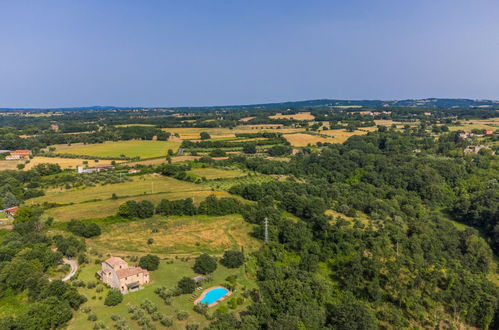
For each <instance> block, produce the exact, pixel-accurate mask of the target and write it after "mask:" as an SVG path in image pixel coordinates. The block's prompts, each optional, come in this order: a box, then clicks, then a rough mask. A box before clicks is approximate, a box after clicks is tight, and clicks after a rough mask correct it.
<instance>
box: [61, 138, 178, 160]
mask: <svg viewBox="0 0 499 330" xmlns="http://www.w3.org/2000/svg"><path fill="white" fill-rule="evenodd" d="M179 146H180V142H173V141H146V140H127V141H117V142H111V141H109V142H104V143H97V144H87V145H85V144H82V143H76V144H73V145H71V146H68V145H55V146H53V147H55V148H56V151H55V152H57V153H65V154H72V155H85V156H93V157H120V156H121V155H125V156H126V157H141V158H155V157H161V156H166V153H167V151H168V149H172V150H173V151H174V152H176V151H177V150H178V148H179Z"/></svg>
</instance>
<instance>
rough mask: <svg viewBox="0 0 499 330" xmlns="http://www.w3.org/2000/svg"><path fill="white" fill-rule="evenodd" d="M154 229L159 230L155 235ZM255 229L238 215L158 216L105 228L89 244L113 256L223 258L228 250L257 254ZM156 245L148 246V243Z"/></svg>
mask: <svg viewBox="0 0 499 330" xmlns="http://www.w3.org/2000/svg"><path fill="white" fill-rule="evenodd" d="M152 229H157V230H158V232H157V233H153V232H152ZM251 231H252V225H251V224H249V223H247V222H245V221H244V220H243V218H242V216H240V215H238V214H233V215H226V216H217V217H214V216H207V215H195V216H171V217H164V216H155V217H153V218H151V219H147V220H137V221H127V222H124V223H115V224H112V225H104V226H103V233H102V234H101V235H100V236H99V237H97V238H94V239H92V240H90V241H89V242H88V246H89V247H91V248H94V249H96V250H98V251H106V252H107V253H112V254H130V253H132V254H137V253H138V254H144V253H153V254H157V255H162V256H172V255H198V254H201V253H209V254H214V255H222V254H223V252H224V251H225V250H229V249H240V248H241V247H244V248H245V251H248V252H251V251H255V250H256V249H257V248H258V247H259V245H260V244H259V242H258V241H257V240H256V239H255V238H253V237H251V236H250V232H251ZM149 238H152V239H154V243H153V244H151V245H148V244H147V239H149Z"/></svg>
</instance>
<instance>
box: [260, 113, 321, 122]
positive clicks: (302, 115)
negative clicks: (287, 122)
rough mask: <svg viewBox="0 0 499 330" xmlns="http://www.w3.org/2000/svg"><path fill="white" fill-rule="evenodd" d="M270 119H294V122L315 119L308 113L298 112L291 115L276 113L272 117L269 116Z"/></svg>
mask: <svg viewBox="0 0 499 330" xmlns="http://www.w3.org/2000/svg"><path fill="white" fill-rule="evenodd" d="M269 118H271V119H295V120H314V119H315V117H314V116H313V115H312V114H311V113H310V112H298V113H296V114H292V115H283V114H282V113H278V114H276V115H273V116H269Z"/></svg>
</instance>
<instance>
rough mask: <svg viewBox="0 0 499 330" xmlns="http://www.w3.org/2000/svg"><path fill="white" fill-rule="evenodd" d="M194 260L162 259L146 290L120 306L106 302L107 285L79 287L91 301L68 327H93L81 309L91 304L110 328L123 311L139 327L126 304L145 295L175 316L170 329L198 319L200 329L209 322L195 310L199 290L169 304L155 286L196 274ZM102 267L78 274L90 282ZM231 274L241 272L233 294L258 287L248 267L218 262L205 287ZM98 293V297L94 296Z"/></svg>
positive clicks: (172, 283) (86, 268) (222, 281)
mask: <svg viewBox="0 0 499 330" xmlns="http://www.w3.org/2000/svg"><path fill="white" fill-rule="evenodd" d="M192 266H193V260H189V261H187V262H182V261H179V260H175V261H174V262H173V263H171V264H169V263H167V262H165V261H161V263H160V266H159V269H158V270H156V271H153V272H151V283H149V284H148V285H147V286H145V288H144V289H143V290H139V291H137V292H133V293H129V294H127V295H125V296H124V299H123V302H122V303H121V304H119V305H118V306H113V307H108V306H105V305H104V299H105V296H106V294H107V291H108V290H107V289H104V291H103V292H101V293H97V292H96V290H95V289H87V288H80V289H79V291H80V292H81V293H82V294H84V295H85V296H87V297H88V302H86V303H85V304H84V305H83V306H82V307H81V308H80V310H79V311H78V312H76V314H75V316H74V318H73V320H72V321H71V323H70V324H69V327H68V329H91V328H92V327H93V322H90V321H88V320H87V317H88V315H87V314H85V313H83V312H82V309H84V308H86V307H89V308H91V310H92V311H91V313H93V314H96V315H97V318H98V320H100V321H103V322H104V323H105V324H106V325H108V327H109V328H112V325H113V324H114V322H113V321H112V320H111V316H112V315H120V316H121V317H122V318H123V319H125V320H126V322H127V324H128V325H129V326H130V328H132V329H140V326H139V325H138V323H137V321H134V320H131V318H130V316H131V314H129V313H128V312H127V305H128V304H133V305H139V304H140V303H141V302H142V301H144V300H145V299H149V300H151V301H152V302H153V303H154V304H155V305H156V306H157V307H158V310H159V311H160V312H161V313H164V314H165V315H166V316H167V317H169V318H171V319H172V320H174V323H173V326H172V327H170V329H185V327H186V325H187V324H189V323H197V324H199V325H200V329H203V328H204V327H206V326H208V324H209V321H208V320H206V318H205V317H204V316H202V315H200V314H198V313H195V312H194V311H193V310H192V307H193V306H194V304H193V301H194V298H195V297H198V296H199V295H200V294H201V292H202V291H201V290H200V291H196V292H195V294H194V295H193V296H192V295H181V296H178V297H174V298H173V299H172V304H171V305H170V306H168V305H165V304H164V302H163V301H162V300H161V299H160V298H159V296H158V295H156V294H155V293H154V290H155V289H156V288H160V287H163V286H164V287H167V288H173V287H175V285H176V284H177V283H178V281H179V280H180V279H181V278H182V277H183V276H188V277H194V276H195V275H196V274H195V273H194V272H193V271H192ZM99 269H100V265H84V266H83V268H82V270H81V273H80V275H79V278H78V279H80V280H83V281H85V282H86V283H88V282H89V281H94V282H95V281H96V279H95V277H94V274H95V272H96V271H98V270H99ZM230 275H236V276H238V284H239V285H238V289H237V291H236V292H235V293H234V294H233V295H232V296H231V297H233V298H237V297H239V296H240V294H241V291H242V287H243V286H245V287H246V289H251V288H254V287H255V283H254V280H253V278H254V277H253V274H252V271H251V269H250V268H249V267H242V268H240V269H227V268H225V267H223V266H222V265H220V264H219V265H218V267H217V270H216V271H215V272H214V273H213V280H212V281H211V282H208V283H205V284H203V286H202V287H203V289H206V288H209V287H212V286H215V285H224V284H225V279H226V278H227V277H228V276H230ZM92 297H95V299H92ZM228 301H229V299H227V300H225V301H223V302H221V303H220V304H219V305H217V306H215V307H212V308H210V309H209V313H210V314H211V313H213V312H214V311H216V310H217V309H218V308H220V307H225V308H227V302H228ZM248 304H249V302H248V300H245V302H244V304H243V305H241V306H239V307H238V308H237V309H235V310H233V311H234V312H240V311H242V310H244V309H245V308H246V307H247V305H248ZM181 310H183V311H186V312H188V313H189V317H188V319H187V320H186V321H179V320H177V319H176V314H177V312H178V311H181ZM154 325H155V326H156V327H157V328H159V329H161V328H163V326H161V325H160V323H159V322H154Z"/></svg>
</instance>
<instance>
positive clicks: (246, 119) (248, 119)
mask: <svg viewBox="0 0 499 330" xmlns="http://www.w3.org/2000/svg"><path fill="white" fill-rule="evenodd" d="M255 118H256V117H244V118H241V119H239V121H242V122H247V121H250V120H252V119H255Z"/></svg>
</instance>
